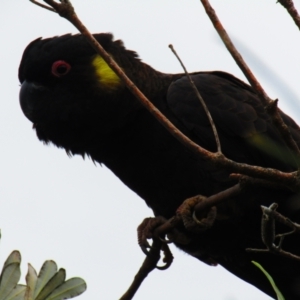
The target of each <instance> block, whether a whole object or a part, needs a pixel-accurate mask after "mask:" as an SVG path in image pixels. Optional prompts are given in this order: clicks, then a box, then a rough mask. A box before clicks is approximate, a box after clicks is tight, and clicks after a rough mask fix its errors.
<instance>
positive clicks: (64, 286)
mask: <svg viewBox="0 0 300 300" xmlns="http://www.w3.org/2000/svg"><path fill="white" fill-rule="evenodd" d="M20 264H21V254H20V252H19V251H13V252H12V253H11V254H10V255H9V257H8V258H7V260H6V261H5V263H4V266H3V269H2V272H1V275H0V300H63V299H70V298H74V297H76V296H78V295H80V294H82V293H83V292H84V291H85V290H86V283H85V281H84V280H83V279H81V278H77V277H74V278H71V279H68V280H67V281H66V280H65V279H66V271H65V270H64V269H59V270H57V265H56V263H55V262H54V261H52V260H47V261H45V263H44V264H43V266H42V268H41V270H40V272H39V274H37V272H36V271H35V269H34V268H33V267H32V266H31V265H30V264H29V265H28V273H27V275H26V285H23V284H18V282H19V280H20V277H21V271H20Z"/></svg>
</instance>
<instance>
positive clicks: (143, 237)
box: [137, 217, 166, 255]
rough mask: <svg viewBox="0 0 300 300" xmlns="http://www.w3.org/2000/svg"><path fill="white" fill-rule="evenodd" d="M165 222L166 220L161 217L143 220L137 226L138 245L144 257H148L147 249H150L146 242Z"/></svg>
mask: <svg viewBox="0 0 300 300" xmlns="http://www.w3.org/2000/svg"><path fill="white" fill-rule="evenodd" d="M165 222H166V219H165V218H163V217H155V218H145V219H144V220H143V222H142V223H141V224H140V225H139V226H138V228H137V233H138V244H139V246H140V247H141V249H142V251H143V252H144V253H145V254H146V255H148V253H149V249H151V246H150V244H149V243H148V241H147V240H148V239H152V238H153V232H154V230H155V229H156V228H157V227H159V226H160V225H162V224H164V223H165Z"/></svg>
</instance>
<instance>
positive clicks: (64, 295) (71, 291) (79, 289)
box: [45, 277, 86, 300]
mask: <svg viewBox="0 0 300 300" xmlns="http://www.w3.org/2000/svg"><path fill="white" fill-rule="evenodd" d="M85 290H86V283H85V281H84V280H83V279H81V278H78V277H74V278H71V279H69V280H67V281H66V282H64V283H63V284H62V285H61V286H59V287H58V288H57V289H56V290H55V291H53V292H52V293H51V294H50V295H49V297H47V298H46V299H45V300H63V299H70V298H73V297H76V296H78V295H80V294H82V293H83V292H84V291H85Z"/></svg>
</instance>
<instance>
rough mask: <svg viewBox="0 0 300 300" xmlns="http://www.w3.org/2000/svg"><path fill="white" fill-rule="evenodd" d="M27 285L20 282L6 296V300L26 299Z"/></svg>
mask: <svg viewBox="0 0 300 300" xmlns="http://www.w3.org/2000/svg"><path fill="white" fill-rule="evenodd" d="M25 293H26V285H21V284H18V285H17V286H16V287H15V288H14V289H13V290H12V291H11V292H10V293H9V295H8V296H7V297H6V298H5V300H24V298H25Z"/></svg>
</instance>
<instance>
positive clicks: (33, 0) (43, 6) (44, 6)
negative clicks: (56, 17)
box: [29, 0, 56, 13]
mask: <svg viewBox="0 0 300 300" xmlns="http://www.w3.org/2000/svg"><path fill="white" fill-rule="evenodd" d="M29 1H30V2H32V3H33V4H35V5H37V6H39V7H42V8H45V9H48V10H50V11H52V12H54V13H56V10H55V9H53V8H52V7H50V6H48V5H44V4H42V3H40V2H38V1H36V0H29Z"/></svg>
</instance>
